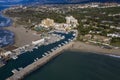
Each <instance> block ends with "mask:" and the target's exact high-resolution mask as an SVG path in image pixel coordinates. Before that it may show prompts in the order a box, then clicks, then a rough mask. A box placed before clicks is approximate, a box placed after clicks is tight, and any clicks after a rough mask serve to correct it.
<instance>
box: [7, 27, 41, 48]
mask: <svg viewBox="0 0 120 80" xmlns="http://www.w3.org/2000/svg"><path fill="white" fill-rule="evenodd" d="M5 29H7V30H10V31H12V32H14V34H15V43H14V46H16V47H21V46H24V45H27V44H30V43H32V41H36V40H38V39H40V36H39V35H37V34H35V32H34V31H31V30H27V29H25V28H24V27H23V26H18V27H13V26H10V27H6V28H5Z"/></svg>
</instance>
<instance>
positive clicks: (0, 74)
mask: <svg viewBox="0 0 120 80" xmlns="http://www.w3.org/2000/svg"><path fill="white" fill-rule="evenodd" d="M38 1H40V2H41V3H42V1H44V0H0V47H3V46H7V45H10V44H13V43H14V33H13V32H11V31H8V30H4V27H9V26H10V25H11V24H12V21H11V19H9V18H7V17H5V16H3V15H2V13H1V11H2V10H4V9H6V8H9V7H11V6H13V5H21V4H26V3H34V2H38ZM45 1H50V0H45ZM52 1H54V0H52ZM57 1H59V0H57ZM66 1H67V0H66ZM68 1H69V0H68ZM82 1H83V0H82ZM93 1H95V2H96V1H98V2H104V1H105V0H91V2H93ZM106 1H108V0H106ZM109 1H111V0H109ZM112 1H118V2H120V0H112ZM89 2H90V1H89ZM53 46H55V44H54V45H53V44H52V45H49V46H47V47H46V48H44V46H41V47H39V49H38V50H33V52H27V53H26V54H22V55H20V56H19V58H18V59H17V60H10V61H8V63H7V64H6V65H5V66H4V67H2V68H0V80H5V78H6V77H9V76H11V75H12V73H11V70H13V69H14V68H15V69H18V68H20V67H25V66H27V65H28V64H30V63H32V62H34V59H35V58H37V57H39V58H40V57H41V56H42V54H43V53H44V52H45V51H47V50H50V49H51V48H53ZM18 63H19V64H18ZM24 80H120V58H118V57H112V56H108V55H100V53H98V54H95V53H92V52H89V53H88V52H77V51H76V52H75V51H69V50H68V51H63V52H62V54H61V55H60V56H58V57H56V58H54V59H53V60H52V61H50V62H49V63H47V64H46V65H44V66H43V67H41V68H39V69H38V70H36V71H34V72H33V73H31V74H30V75H28V76H26V77H25V78H24Z"/></svg>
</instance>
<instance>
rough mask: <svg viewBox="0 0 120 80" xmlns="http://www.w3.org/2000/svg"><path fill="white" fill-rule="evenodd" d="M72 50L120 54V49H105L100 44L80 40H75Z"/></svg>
mask: <svg viewBox="0 0 120 80" xmlns="http://www.w3.org/2000/svg"><path fill="white" fill-rule="evenodd" d="M69 50H71V51H84V52H94V53H100V54H110V55H119V56H120V49H105V48H101V47H100V46H95V45H92V44H88V43H83V42H80V41H76V42H74V44H73V45H72V47H71V48H69Z"/></svg>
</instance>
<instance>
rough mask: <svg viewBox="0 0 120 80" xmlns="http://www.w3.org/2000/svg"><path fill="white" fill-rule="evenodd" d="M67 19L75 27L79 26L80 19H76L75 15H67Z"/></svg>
mask: <svg viewBox="0 0 120 80" xmlns="http://www.w3.org/2000/svg"><path fill="white" fill-rule="evenodd" d="M65 19H66V23H67V24H71V25H73V27H77V25H78V20H77V19H75V18H74V17H73V16H69V17H68V16H67V17H65Z"/></svg>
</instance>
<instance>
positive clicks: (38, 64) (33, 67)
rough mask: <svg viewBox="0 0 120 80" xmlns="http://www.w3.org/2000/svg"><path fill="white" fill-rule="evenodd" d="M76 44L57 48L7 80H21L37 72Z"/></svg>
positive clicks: (70, 43) (71, 43)
mask: <svg viewBox="0 0 120 80" xmlns="http://www.w3.org/2000/svg"><path fill="white" fill-rule="evenodd" d="M73 44H74V42H69V43H67V44H65V45H64V46H61V47H60V48H57V49H56V50H54V51H52V52H50V53H49V54H47V55H45V56H43V57H42V58H40V59H38V60H37V61H35V62H33V63H32V64H30V65H28V66H26V67H25V68H23V69H20V71H15V73H14V74H13V75H12V76H10V77H9V78H7V79H6V80H21V79H23V78H24V77H25V76H27V75H28V74H30V73H31V72H33V71H35V70H36V69H38V68H40V67H42V66H43V65H45V64H46V63H47V62H49V61H50V60H52V59H53V58H55V57H56V56H58V55H60V54H61V53H60V52H62V51H64V50H66V49H68V48H69V47H71V46H72V45H73Z"/></svg>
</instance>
